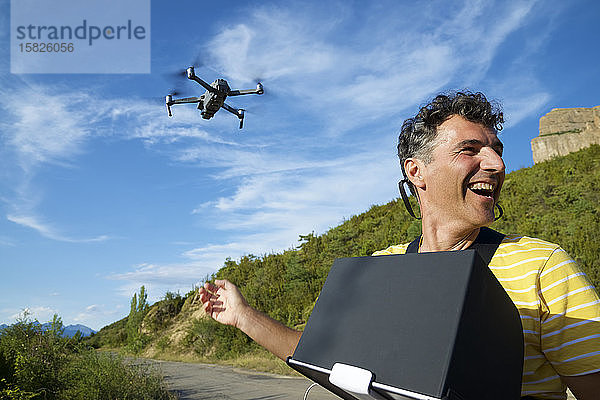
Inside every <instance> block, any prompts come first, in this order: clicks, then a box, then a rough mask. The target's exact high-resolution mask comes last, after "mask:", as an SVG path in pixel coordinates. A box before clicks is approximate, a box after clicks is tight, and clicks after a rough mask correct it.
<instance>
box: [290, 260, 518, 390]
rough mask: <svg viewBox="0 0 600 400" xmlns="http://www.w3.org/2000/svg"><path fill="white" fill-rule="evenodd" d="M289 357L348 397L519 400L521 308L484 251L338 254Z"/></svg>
mask: <svg viewBox="0 0 600 400" xmlns="http://www.w3.org/2000/svg"><path fill="white" fill-rule="evenodd" d="M288 364H289V365H290V366H291V367H292V368H294V369H295V370H297V371H299V372H300V373H302V374H303V375H305V376H307V377H308V378H310V379H312V380H313V381H315V382H317V383H319V384H320V385H321V386H323V387H324V388H326V389H328V390H330V391H331V392H333V393H335V394H337V395H338V396H340V397H341V398H344V399H372V398H376V399H420V400H440V399H444V400H471V399H473V400H475V399H476V400H484V399H489V400H511V399H515V400H516V399H519V398H520V393H521V378H522V368H523V333H522V327H521V321H520V317H519V314H518V312H517V309H516V307H515V306H514V304H513V303H512V301H511V300H510V298H509V297H508V295H507V294H506V292H505V291H504V289H503V288H502V286H501V285H500V283H499V282H498V281H497V279H496V278H495V277H494V275H493V274H492V272H491V271H490V270H489V268H488V267H487V264H485V263H484V262H483V260H482V259H481V258H480V256H479V254H478V253H477V252H476V251H475V250H464V251H453V252H438V253H418V254H405V255H393V256H379V257H354V258H341V259H337V260H336V261H335V262H334V264H333V266H332V267H331V270H330V272H329V275H328V277H327V280H326V282H325V285H324V286H323V289H322V292H321V294H320V296H319V299H318V300H317V303H316V305H315V308H314V310H313V312H312V314H311V316H310V318H309V320H308V323H307V325H306V328H305V330H304V333H303V334H302V337H301V339H300V342H299V344H298V347H297V348H296V351H295V352H294V354H293V356H291V357H290V358H288Z"/></svg>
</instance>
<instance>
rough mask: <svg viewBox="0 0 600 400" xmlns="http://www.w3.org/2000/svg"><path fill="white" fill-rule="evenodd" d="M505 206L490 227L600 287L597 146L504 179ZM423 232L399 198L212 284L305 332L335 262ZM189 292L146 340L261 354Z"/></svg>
mask: <svg viewBox="0 0 600 400" xmlns="http://www.w3.org/2000/svg"><path fill="white" fill-rule="evenodd" d="M411 201H412V202H413V208H417V206H416V204H414V199H412V198H411ZM500 202H501V204H502V206H503V208H504V210H505V213H504V217H503V218H502V219H501V220H499V221H497V222H496V223H495V224H494V226H493V228H495V229H498V230H500V231H502V232H505V233H519V234H525V235H529V236H534V237H539V238H542V239H545V240H548V241H551V242H554V243H560V244H561V246H563V247H564V248H565V249H566V250H567V251H568V252H569V253H570V254H571V255H572V256H573V257H574V258H575V259H576V260H577V262H578V263H579V264H580V266H581V267H582V269H583V270H584V271H585V272H586V273H587V274H588V276H589V277H590V279H591V280H592V282H593V283H594V284H595V285H596V287H599V285H600V258H598V254H600V236H599V232H600V146H598V145H594V146H591V147H589V148H587V149H584V150H581V151H579V152H577V153H572V154H570V155H567V156H565V157H561V158H556V159H553V160H549V161H546V162H543V163H540V164H537V165H534V166H532V167H530V168H524V169H521V170H518V171H514V172H512V173H510V174H508V175H507V177H506V180H505V183H504V188H503V190H502V198H501V201H500ZM418 234H420V223H419V221H416V220H414V219H412V218H411V217H410V216H409V215H408V213H407V212H406V210H405V209H404V205H403V204H402V201H399V200H394V201H391V202H389V203H388V204H385V205H381V206H372V207H371V208H370V209H369V210H368V211H367V212H365V213H363V214H360V215H356V216H353V217H351V218H349V219H347V220H345V221H343V222H342V223H341V224H340V225H339V226H337V227H334V228H332V229H330V230H329V231H328V232H326V233H325V234H323V235H315V234H314V233H310V234H308V235H301V236H300V243H299V245H298V247H297V248H295V249H289V250H287V251H284V252H282V253H280V254H268V255H262V256H256V255H251V254H249V255H246V256H244V257H242V258H240V259H239V260H237V261H235V260H231V259H227V260H226V261H225V263H224V266H223V267H222V268H221V269H220V270H219V271H218V272H217V273H216V274H214V276H212V277H210V279H214V278H227V279H229V280H231V281H232V282H234V283H235V284H237V285H238V286H239V287H240V290H241V291H242V293H243V294H244V295H245V296H246V298H247V300H248V302H249V303H250V304H251V305H252V306H254V307H257V308H258V309H260V310H262V311H264V312H266V313H267V314H269V315H270V316H272V317H274V318H275V319H278V320H279V321H282V322H283V323H285V324H287V325H289V326H293V327H296V328H300V329H302V328H303V326H304V324H305V323H306V321H307V319H308V316H309V315H310V312H311V311H312V307H313V305H314V302H315V299H316V298H317V296H318V294H319V291H320V289H321V287H322V285H323V283H324V281H325V278H326V276H327V273H328V271H329V267H330V266H331V264H332V263H333V260H334V259H335V258H337V257H352V256H367V255H370V254H372V253H373V252H374V251H376V250H379V249H383V248H386V247H387V246H389V245H391V244H397V243H405V242H407V241H410V240H412V239H413V238H415V237H416V236H417V235H418ZM193 295H194V291H191V292H190V293H188V294H187V295H185V296H183V297H177V296H175V295H173V294H170V295H169V294H167V296H165V298H164V299H163V300H161V301H160V302H158V303H156V304H155V305H153V306H152V307H150V311H149V312H148V313H147V315H146V317H145V319H144V322H143V325H144V326H148V327H150V329H149V332H150V333H149V334H150V342H152V341H154V342H155V345H156V347H158V348H159V349H162V350H165V349H167V348H170V349H171V353H178V352H179V353H186V354H187V353H188V352H189V351H190V350H192V351H193V352H194V353H195V355H196V356H197V357H198V359H201V360H203V361H213V362H218V361H223V360H224V359H234V358H239V357H242V358H251V357H250V356H251V355H253V354H262V353H260V350H259V349H258V347H257V346H256V345H255V344H254V343H252V341H251V340H250V339H249V338H248V337H247V336H246V335H244V334H243V333H241V332H239V331H236V330H235V329H233V328H231V327H228V326H222V325H219V324H217V323H216V322H214V321H212V320H210V319H206V318H193V317H192V315H193V313H192V311H193V306H192V298H193ZM132 304H133V303H132ZM132 310H133V306H132ZM136 310H137V308H136ZM176 314H177V315H176ZM185 323H187V325H185ZM126 324H127V322H123V321H119V322H116V323H115V324H112V325H110V326H108V327H106V328H104V329H102V330H101V331H100V332H99V333H98V334H97V335H95V337H93V338H92V339H91V340H90V343H95V345H99V346H106V345H108V346H112V345H114V344H117V343H119V340H121V342H120V345H121V346H124V345H125V344H126V343H125V341H124V340H123V339H124V338H125V337H126V336H127V335H124V334H123V333H122V331H123V329H124V326H125V325H126ZM177 324H179V325H185V326H186V331H185V335H183V340H181V341H179V342H177V341H175V340H171V339H169V338H168V337H167V336H165V332H166V331H168V330H169V329H172V328H173V327H174V326H175V325H177Z"/></svg>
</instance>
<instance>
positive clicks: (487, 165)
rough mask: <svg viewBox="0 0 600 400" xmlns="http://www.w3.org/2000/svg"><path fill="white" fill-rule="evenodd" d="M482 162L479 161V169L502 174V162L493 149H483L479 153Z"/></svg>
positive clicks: (503, 166)
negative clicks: (481, 156)
mask: <svg viewBox="0 0 600 400" xmlns="http://www.w3.org/2000/svg"><path fill="white" fill-rule="evenodd" d="M481 153H482V155H483V160H482V161H481V169H484V170H488V171H497V172H504V168H505V165H504V160H503V159H502V156H501V155H500V154H498V153H497V152H496V151H495V150H494V149H492V148H490V147H485V148H484V149H483V151H482V152H481Z"/></svg>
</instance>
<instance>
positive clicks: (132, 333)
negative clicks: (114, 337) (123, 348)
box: [126, 286, 149, 353]
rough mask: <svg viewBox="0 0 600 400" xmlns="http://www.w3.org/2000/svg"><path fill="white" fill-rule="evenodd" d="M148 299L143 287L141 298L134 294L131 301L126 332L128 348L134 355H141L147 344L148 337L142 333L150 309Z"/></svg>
mask: <svg viewBox="0 0 600 400" xmlns="http://www.w3.org/2000/svg"><path fill="white" fill-rule="evenodd" d="M147 298H148V294H147V293H146V288H145V287H144V286H142V287H141V288H140V293H139V296H138V295H137V293H134V294H133V298H132V299H131V310H130V311H129V316H128V317H127V326H126V331H127V347H128V348H129V349H130V350H131V351H132V352H134V353H139V352H140V351H141V350H142V349H143V348H144V346H145V345H146V342H147V338H146V336H145V335H144V334H143V333H142V321H144V317H145V316H146V313H147V312H148V308H149V306H148V302H147Z"/></svg>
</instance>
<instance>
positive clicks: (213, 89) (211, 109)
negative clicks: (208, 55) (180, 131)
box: [165, 67, 265, 129]
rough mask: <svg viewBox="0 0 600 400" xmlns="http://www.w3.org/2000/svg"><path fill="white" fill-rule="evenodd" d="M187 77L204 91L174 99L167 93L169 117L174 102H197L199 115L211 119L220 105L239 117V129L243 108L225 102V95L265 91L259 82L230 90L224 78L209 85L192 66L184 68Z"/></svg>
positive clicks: (166, 100) (166, 102)
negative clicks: (250, 87)
mask: <svg viewBox="0 0 600 400" xmlns="http://www.w3.org/2000/svg"><path fill="white" fill-rule="evenodd" d="M186 73H187V77H188V79H190V80H193V81H196V82H198V83H199V84H200V85H202V86H203V87H204V88H205V89H206V92H204V94H202V95H201V96H200V97H185V98H183V99H175V100H173V96H172V95H170V94H169V95H167V97H166V98H165V104H166V106H167V113H168V115H169V117H172V116H173V113H172V112H171V106H172V105H174V104H185V103H198V110H202V111H200V115H201V116H202V118H204V119H211V118H212V117H214V115H215V113H216V112H217V111H219V109H220V108H221V107H222V108H224V109H225V110H227V111H229V112H230V113H232V114H233V115H235V116H236V117H238V118H239V119H240V129H242V128H243V126H244V111H246V110H244V109H243V108H239V109H238V108H234V107H231V106H230V105H228V104H227V103H225V99H226V98H227V96H241V95H243V94H263V93H264V92H265V91H264V90H263V86H262V84H261V83H260V82H258V83H257V84H256V89H247V90H231V88H230V87H229V84H228V83H227V81H226V80H225V79H217V80H216V81H214V82H213V83H211V84H210V85H209V84H208V83H206V82H204V81H203V80H202V79H200V78H199V77H197V76H196V74H195V73H194V67H189V68H188V69H187V70H186Z"/></svg>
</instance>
